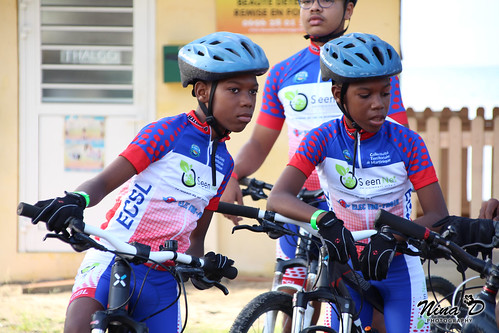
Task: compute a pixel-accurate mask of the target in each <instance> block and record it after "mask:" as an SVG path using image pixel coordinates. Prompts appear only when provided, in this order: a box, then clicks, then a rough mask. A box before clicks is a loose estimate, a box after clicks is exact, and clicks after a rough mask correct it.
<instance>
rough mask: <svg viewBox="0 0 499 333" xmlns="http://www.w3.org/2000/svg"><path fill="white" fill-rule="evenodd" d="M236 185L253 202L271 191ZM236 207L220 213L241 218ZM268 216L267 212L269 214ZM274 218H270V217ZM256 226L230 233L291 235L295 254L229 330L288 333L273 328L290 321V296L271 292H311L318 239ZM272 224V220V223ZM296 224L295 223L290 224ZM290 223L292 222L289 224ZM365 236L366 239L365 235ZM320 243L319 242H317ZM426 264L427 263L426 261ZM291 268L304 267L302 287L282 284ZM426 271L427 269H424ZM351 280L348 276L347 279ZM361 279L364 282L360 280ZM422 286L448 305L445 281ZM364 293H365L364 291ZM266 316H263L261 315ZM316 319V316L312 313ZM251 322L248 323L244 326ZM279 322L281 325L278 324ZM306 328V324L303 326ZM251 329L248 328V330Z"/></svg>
mask: <svg viewBox="0 0 499 333" xmlns="http://www.w3.org/2000/svg"><path fill="white" fill-rule="evenodd" d="M240 184H241V185H244V186H246V187H245V188H243V189H242V193H243V196H250V197H251V198H252V199H253V200H254V201H257V200H261V199H267V194H266V192H265V191H269V190H272V187H273V186H272V184H269V183H266V182H264V181H261V180H258V179H255V178H243V179H241V180H240ZM322 194H323V191H322V190H316V191H308V190H306V189H302V190H301V191H300V193H299V194H298V197H299V198H300V199H301V200H303V201H304V202H306V203H308V204H311V205H314V206H316V205H317V204H318V203H319V202H321V201H324V199H323V196H322ZM240 208H241V206H239V208H237V207H230V208H227V206H225V204H222V206H221V208H219V211H220V210H222V211H223V210H225V209H233V210H236V213H237V214H236V215H240V216H246V217H250V216H247V215H242V214H243V213H242V212H240V211H239V209H240ZM269 213H270V212H269ZM272 218H274V217H272ZM257 220H258V222H259V225H253V226H251V227H250V226H238V227H235V228H234V230H238V229H248V230H250V231H253V232H264V233H267V234H268V235H269V237H271V238H273V239H275V238H277V237H280V236H283V235H291V236H296V237H295V238H296V239H297V242H296V244H294V245H296V253H295V258H293V259H287V260H283V259H277V261H276V264H275V269H274V277H273V281H272V287H271V290H270V292H267V293H263V294H261V295H258V296H257V297H255V298H254V299H253V300H251V301H250V302H249V303H248V304H247V305H246V307H245V308H243V309H242V310H241V312H240V314H239V316H238V317H237V318H236V320H235V322H234V325H233V327H232V329H231V332H233V333H238V332H241V333H246V332H263V331H264V330H263V329H264V328H265V327H273V328H274V330H273V332H280V331H289V330H288V329H284V327H280V328H279V327H276V323H277V325H284V326H285V325H286V324H285V323H286V322H287V321H288V322H291V320H290V318H291V316H290V317H289V318H284V319H283V318H280V317H286V316H288V315H289V314H287V313H286V312H287V311H288V312H289V310H290V309H291V301H292V296H290V295H287V294H284V293H275V292H276V291H283V290H289V289H291V290H294V291H295V292H296V291H311V290H312V289H313V288H314V284H315V283H316V279H317V274H318V267H319V257H318V256H317V253H315V252H313V251H311V249H312V247H316V248H317V247H318V246H319V247H320V244H319V245H317V244H315V245H314V242H315V243H317V242H318V240H317V239H315V240H314V238H313V237H312V235H311V234H310V233H309V232H307V230H306V229H303V228H300V229H297V231H296V232H293V231H290V230H289V229H288V228H286V229H285V230H283V229H282V228H281V226H282V223H281V224H279V223H275V222H270V221H268V220H265V219H262V218H258V219H257ZM272 221H274V220H272ZM294 222H296V221H294ZM292 223H293V222H292ZM366 237H368V236H366ZM319 243H320V242H319ZM428 263H430V261H429V262H428ZM293 267H303V268H305V272H306V278H305V281H304V283H303V284H302V285H297V284H288V283H286V284H283V276H284V273H285V271H286V270H287V269H289V268H293ZM428 272H429V270H428ZM350 277H351V276H350ZM358 278H359V277H356V281H353V280H352V279H350V281H348V282H349V284H350V285H355V284H357V283H358V282H359V280H358ZM360 279H361V280H364V279H363V278H362V277H360ZM364 285H365V286H370V284H369V283H368V282H366V281H364ZM426 286H427V288H428V295H429V297H430V298H432V300H435V301H436V302H437V303H438V304H439V305H440V306H447V305H450V304H451V301H452V296H453V293H454V290H455V289H456V287H455V286H454V284H453V283H451V282H450V281H449V280H447V279H445V278H443V277H441V276H435V275H430V274H429V275H428V276H427V277H426ZM366 289H371V290H369V293H370V294H372V295H373V296H372V297H371V296H369V297H370V302H371V303H374V304H375V307H376V308H377V309H378V310H379V311H380V312H383V306H382V302H380V300H379V297H378V293H377V291H373V290H372V289H374V288H372V287H368V288H366ZM365 292H366V291H365ZM268 308H272V309H276V310H277V311H276V312H274V314H273V315H272V316H270V315H268V313H269V312H268V310H267V309H268ZM314 311H316V309H314V308H313V307H311V306H308V307H307V309H306V312H305V322H307V323H311V322H312V320H311V318H312V317H313V316H314ZM265 313H266V314H267V315H265V316H263V314H265ZM315 316H316V318H317V316H318V314H315ZM248 323H251V324H248ZM281 323H282V324H281ZM307 325H308V324H307ZM249 327H251V329H249ZM431 331H432V332H433V333H438V332H444V331H443V330H441V329H440V328H439V327H438V326H437V325H433V324H432V325H431Z"/></svg>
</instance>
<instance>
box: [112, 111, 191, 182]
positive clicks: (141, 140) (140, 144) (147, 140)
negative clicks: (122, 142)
mask: <svg viewBox="0 0 499 333" xmlns="http://www.w3.org/2000/svg"><path fill="white" fill-rule="evenodd" d="M175 119H179V118H178V117H176V118H163V119H160V120H158V121H155V122H152V123H150V124H149V125H147V126H145V127H144V128H142V130H140V132H139V133H138V134H137V135H136V136H135V138H134V139H133V141H132V142H131V143H130V144H129V145H128V147H127V148H126V149H125V150H124V151H123V152H122V153H121V154H120V156H123V157H125V158H126V159H127V160H128V161H130V163H132V165H133V166H134V168H135V170H136V171H137V173H140V172H142V171H144V170H145V169H146V168H147V167H148V166H149V165H150V164H151V163H153V162H155V161H157V160H159V159H161V157H163V156H164V155H165V154H166V153H168V152H169V151H170V150H171V149H172V148H173V146H174V141H175V140H176V139H177V137H178V135H179V134H180V132H181V131H182V129H183V128H184V127H185V122H183V121H174V120H175Z"/></svg>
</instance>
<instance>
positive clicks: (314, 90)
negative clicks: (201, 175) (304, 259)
mask: <svg viewBox="0 0 499 333" xmlns="http://www.w3.org/2000/svg"><path fill="white" fill-rule="evenodd" d="M298 2H299V5H300V19H301V22H302V25H303V27H304V29H305V31H306V32H307V35H306V36H305V38H307V39H310V41H311V42H310V44H309V45H308V46H307V47H306V48H304V49H303V50H301V51H299V52H297V53H296V54H294V55H292V56H290V57H289V58H287V59H285V60H283V61H281V62H280V63H278V64H276V65H275V66H273V68H272V69H271V70H270V71H269V74H268V77H267V80H266V83H265V88H264V94H263V99H262V106H261V109H260V113H259V115H258V118H257V122H256V124H255V127H254V129H253V132H252V134H251V137H250V139H249V140H248V141H247V142H246V143H245V144H244V145H243V147H242V148H241V150H240V151H239V153H238V154H237V156H236V158H235V165H234V172H233V173H232V176H233V179H231V180H229V184H228V185H227V189H226V191H225V192H224V194H223V196H222V199H221V200H222V201H227V202H237V203H239V204H242V203H243V200H242V193H241V189H240V188H239V183H238V179H241V178H243V177H247V176H250V175H251V174H253V173H254V172H255V171H257V170H258V168H260V166H261V165H262V164H263V162H264V160H265V158H266V157H267V156H268V155H269V154H270V151H271V149H272V147H273V145H274V143H275V142H276V140H277V138H278V136H279V134H280V133H281V130H282V127H283V125H284V123H285V122H286V124H287V128H288V146H289V157H291V156H292V155H293V154H294V152H295V150H296V148H297V147H298V144H299V143H300V141H301V139H302V138H303V136H304V135H305V134H306V133H307V132H308V131H309V130H310V129H312V128H314V127H317V126H319V125H320V124H322V123H323V122H325V121H327V120H330V119H332V118H336V117H340V116H341V111H340V109H339V108H338V107H337V105H336V102H335V101H334V99H333V98H332V97H331V93H330V88H331V83H330V82H325V81H323V80H322V78H321V76H320V61H319V50H320V46H322V45H323V44H324V43H326V42H327V41H329V40H332V39H335V38H337V37H339V36H341V35H343V34H344V33H345V31H346V28H345V22H346V21H349V20H350V19H351V16H352V15H353V12H354V6H355V5H356V3H357V0H338V1H330V0H317V1H315V0H314V1H304V0H300V1H298ZM391 83H392V85H391V89H392V94H391V104H390V110H389V115H390V116H391V117H393V119H395V120H396V121H398V122H399V123H401V124H404V125H406V124H407V116H406V113H405V109H404V107H403V104H402V100H401V96H400V89H399V84H398V79H397V77H396V76H394V77H393V78H392V81H391ZM304 187H305V188H307V189H308V190H317V189H319V188H320V185H319V179H318V177H317V174H316V173H315V172H313V173H312V174H311V175H310V177H309V178H308V179H307V181H306V182H305V184H304ZM227 217H229V218H231V219H232V221H233V222H234V223H238V221H239V220H240V218H238V217H234V216H227ZM291 228H293V227H291ZM296 244H297V239H296V238H293V237H290V236H283V237H281V238H280V239H279V240H278V242H277V244H276V247H277V249H276V251H277V257H278V258H282V259H289V258H294V256H295V251H296ZM305 274H306V273H305V270H304V269H301V268H292V269H288V270H287V271H286V273H285V276H284V279H283V282H284V283H297V284H302V283H303V281H304V278H305Z"/></svg>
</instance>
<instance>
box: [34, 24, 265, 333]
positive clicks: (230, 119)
mask: <svg viewBox="0 0 499 333" xmlns="http://www.w3.org/2000/svg"><path fill="white" fill-rule="evenodd" d="M178 58H179V67H180V72H181V79H182V84H183V86H184V87H187V86H188V85H192V94H193V96H194V97H195V98H196V100H197V102H198V106H197V108H196V109H195V110H193V111H190V112H187V113H182V114H179V115H176V116H172V117H166V118H162V119H159V120H158V121H155V122H153V123H151V124H149V125H147V126H145V127H144V128H143V129H142V130H141V131H140V132H139V133H138V134H137V136H136V137H135V139H134V140H133V141H132V142H131V143H130V145H129V146H128V147H127V148H126V149H125V150H124V151H123V152H122V153H121V154H120V155H119V156H118V157H117V158H116V159H115V160H114V161H113V162H112V163H111V164H110V165H109V166H107V167H106V168H105V169H104V170H103V171H102V172H101V173H99V174H98V175H97V176H96V177H94V178H92V179H90V180H88V181H86V182H84V183H83V184H81V185H80V186H78V187H77V188H76V190H75V192H69V193H68V192H67V193H66V195H65V196H63V197H59V198H56V199H51V200H45V201H39V202H38V203H37V204H36V205H37V206H39V207H41V208H42V211H41V213H40V214H39V215H38V216H37V217H36V218H35V219H33V222H34V223H36V222H38V221H45V222H47V228H48V229H49V230H51V231H52V230H53V231H56V232H60V231H62V230H63V229H64V228H65V227H66V223H67V222H66V220H67V218H68V217H71V216H72V217H76V218H79V219H83V210H84V209H85V208H86V207H91V206H94V205H96V204H98V203H99V202H100V201H101V200H102V198H104V197H105V196H106V195H108V194H109V193H110V192H111V191H113V190H114V189H116V188H118V187H119V186H121V185H122V184H124V186H123V187H122V188H121V189H120V191H119V195H118V197H117V199H116V204H115V205H114V207H112V209H111V210H110V211H109V212H108V213H107V215H106V219H107V222H106V223H104V225H103V228H106V229H107V230H110V231H111V232H112V233H113V234H114V235H115V236H117V237H119V238H121V239H122V240H124V241H127V242H128V241H129V242H133V241H136V242H139V243H142V244H145V245H149V246H151V248H152V249H153V250H154V251H159V247H160V246H161V245H163V243H164V241H165V240H173V239H175V240H177V241H178V251H179V252H182V253H184V252H186V253H189V254H192V255H195V256H202V255H203V253H204V238H205V235H206V231H207V229H208V226H209V224H210V221H211V218H212V215H213V212H214V211H215V210H216V209H217V207H218V202H219V200H220V196H221V194H222V192H223V191H224V189H225V187H226V184H227V181H228V179H229V178H230V175H231V173H232V168H233V159H232V157H231V155H230V154H229V152H228V151H227V149H226V145H225V140H227V139H229V136H228V135H229V133H230V132H241V131H243V130H244V128H245V127H246V125H247V124H248V123H249V122H250V121H251V118H252V115H253V111H254V108H255V103H256V95H257V92H258V82H257V79H256V76H257V75H262V74H264V73H265V72H266V71H267V69H268V67H269V64H268V60H267V58H266V56H265V53H264V51H263V50H262V49H261V47H260V46H258V45H257V44H255V43H253V42H252V41H251V40H250V39H249V38H247V37H245V36H243V35H240V34H234V33H230V32H217V33H213V34H210V35H207V36H205V37H202V38H200V39H197V40H195V41H193V42H191V43H189V44H187V45H185V46H184V47H183V48H182V49H181V50H180V51H179V54H178ZM113 258H114V257H113V254H110V253H104V252H100V251H97V250H89V251H88V252H87V254H86V256H85V258H84V260H83V262H82V264H81V266H80V268H79V270H78V274H77V276H76V279H75V284H74V287H73V294H72V296H71V299H70V303H69V306H68V309H67V314H66V322H65V332H77V331H86V332H88V331H89V330H90V321H91V315H92V314H93V313H94V312H96V311H98V310H102V309H104V308H105V307H106V305H107V297H108V290H109V279H110V277H109V275H110V269H111V265H112V263H113ZM204 259H205V260H206V261H207V262H210V263H211V266H212V267H213V269H212V270H211V271H208V272H207V274H206V277H207V278H208V279H210V280H215V281H220V279H221V278H222V273H223V272H226V271H228V270H232V273H233V274H234V273H235V274H237V270H236V271H235V272H234V270H235V267H233V266H232V265H233V263H234V262H233V261H232V260H230V259H228V258H227V257H225V256H222V255H220V254H216V255H215V253H213V252H209V253H207V254H206V255H205V256H204ZM134 273H135V278H134V279H132V280H134V281H136V283H137V287H136V288H135V289H134V290H135V293H134V295H133V296H132V301H131V305H130V306H131V307H132V306H133V307H134V308H135V312H134V313H133V317H134V318H136V319H137V320H141V319H143V318H146V317H148V316H149V315H151V314H153V313H155V312H156V311H158V310H161V309H164V308H165V307H167V306H169V305H171V304H173V306H170V307H169V308H168V309H166V310H165V311H162V312H160V313H159V314H158V315H155V316H152V317H151V318H149V319H147V320H146V324H147V326H148V327H149V331H150V332H177V331H178V330H179V329H180V326H181V322H180V316H179V313H180V312H179V307H178V302H177V300H176V298H177V294H178V291H177V283H176V280H175V278H174V277H173V276H172V274H171V273H170V272H168V271H165V270H164V269H162V268H161V267H159V266H157V265H150V264H143V265H137V266H135V267H134ZM142 281H145V284H144V286H143V288H141V283H142ZM193 284H194V285H195V286H196V287H198V288H200V289H204V288H209V287H211V285H207V284H206V283H204V282H202V281H195V280H194V281H193ZM140 289H142V290H141V291H140V292H141V296H140V299H139V301H138V303H137V305H134V304H133V303H134V302H135V301H136V299H137V293H138V292H139V290H140Z"/></svg>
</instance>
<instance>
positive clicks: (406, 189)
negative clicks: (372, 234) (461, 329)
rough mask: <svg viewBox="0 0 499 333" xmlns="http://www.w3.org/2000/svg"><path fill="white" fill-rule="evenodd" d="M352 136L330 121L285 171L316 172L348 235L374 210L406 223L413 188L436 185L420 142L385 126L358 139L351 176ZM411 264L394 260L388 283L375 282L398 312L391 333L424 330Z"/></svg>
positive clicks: (416, 265) (417, 269) (420, 292)
mask: <svg viewBox="0 0 499 333" xmlns="http://www.w3.org/2000/svg"><path fill="white" fill-rule="evenodd" d="M353 134H354V131H352V130H350V129H348V128H347V127H346V123H345V119H344V117H343V118H340V119H334V120H331V121H329V122H327V123H325V124H323V125H321V126H320V127H318V128H315V129H313V130H311V131H310V132H309V133H308V134H307V135H306V136H305V138H304V139H303V141H302V142H301V144H300V146H299V148H298V150H297V151H296V153H295V155H294V156H293V158H292V159H291V161H290V162H289V165H291V166H294V167H296V168H298V169H299V170H300V171H302V172H303V173H304V174H305V175H306V176H308V175H309V174H310V173H311V172H312V171H313V170H314V169H317V171H318V175H319V179H320V183H321V185H322V188H323V189H324V192H325V196H326V200H327V202H328V205H329V208H330V209H331V210H333V211H334V212H335V213H336V215H337V216H338V217H339V218H340V219H341V220H343V221H344V223H345V227H346V228H348V229H349V230H350V231H355V230H364V229H372V228H373V224H374V218H375V215H376V213H377V211H378V210H379V209H385V210H387V211H389V212H391V213H392V214H395V215H398V216H402V217H405V218H407V219H409V218H410V215H411V208H412V204H411V192H412V188H414V189H416V190H418V189H420V188H423V187H425V186H427V185H430V184H432V183H435V182H437V181H438V179H437V176H436V173H435V169H434V167H433V164H432V162H431V159H430V156H429V154H428V149H427V148H426V145H425V143H424V141H423V139H422V138H421V137H420V136H419V135H418V134H417V133H415V132H414V131H412V130H410V129H408V128H406V127H404V126H401V125H399V124H396V123H393V122H390V121H385V123H384V124H383V125H382V127H381V129H380V130H379V131H378V132H377V133H367V132H363V133H362V134H361V139H360V140H359V143H358V147H357V159H356V164H355V171H354V169H353V168H354V166H353V165H352V163H353V160H354V159H353V154H354V143H355V139H354V136H353ZM414 259H415V260H413V259H410V258H409V257H406V256H405V255H404V256H396V257H395V259H394V260H393V261H392V263H391V265H390V267H389V271H388V278H387V279H385V280H383V281H379V282H376V286H378V287H379V288H380V289H382V290H384V296H385V297H384V301H385V307H386V308H387V309H397V311H400V312H397V313H399V314H400V315H399V316H395V317H396V318H398V319H397V320H396V322H394V323H392V324H390V325H392V326H391V327H397V329H394V330H393V332H423V331H427V326H428V325H426V324H425V325H424V326H423V330H419V328H416V327H417V326H418V324H417V323H416V321H415V320H416V319H417V318H416V317H415V315H416V314H417V313H419V309H418V308H417V306H416V305H417V303H418V301H420V300H423V299H425V297H426V292H425V290H426V289H425V288H423V287H424V272H423V269H422V266H421V262H420V260H419V258H414ZM409 277H410V278H409ZM421 277H422V278H421ZM421 280H423V282H421ZM415 283H416V284H415ZM363 311H371V312H372V309H369V307H366V308H365V309H363ZM401 314H407V316H405V315H401ZM364 318H366V316H364ZM367 318H369V315H368V316H367ZM387 320H388V318H387ZM420 323H421V324H422V322H420ZM363 324H364V325H367V324H369V322H363ZM402 327H403V328H404V329H403V330H402V329H401V328H402ZM409 327H410V328H411V329H410V330H408V328H409Z"/></svg>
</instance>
